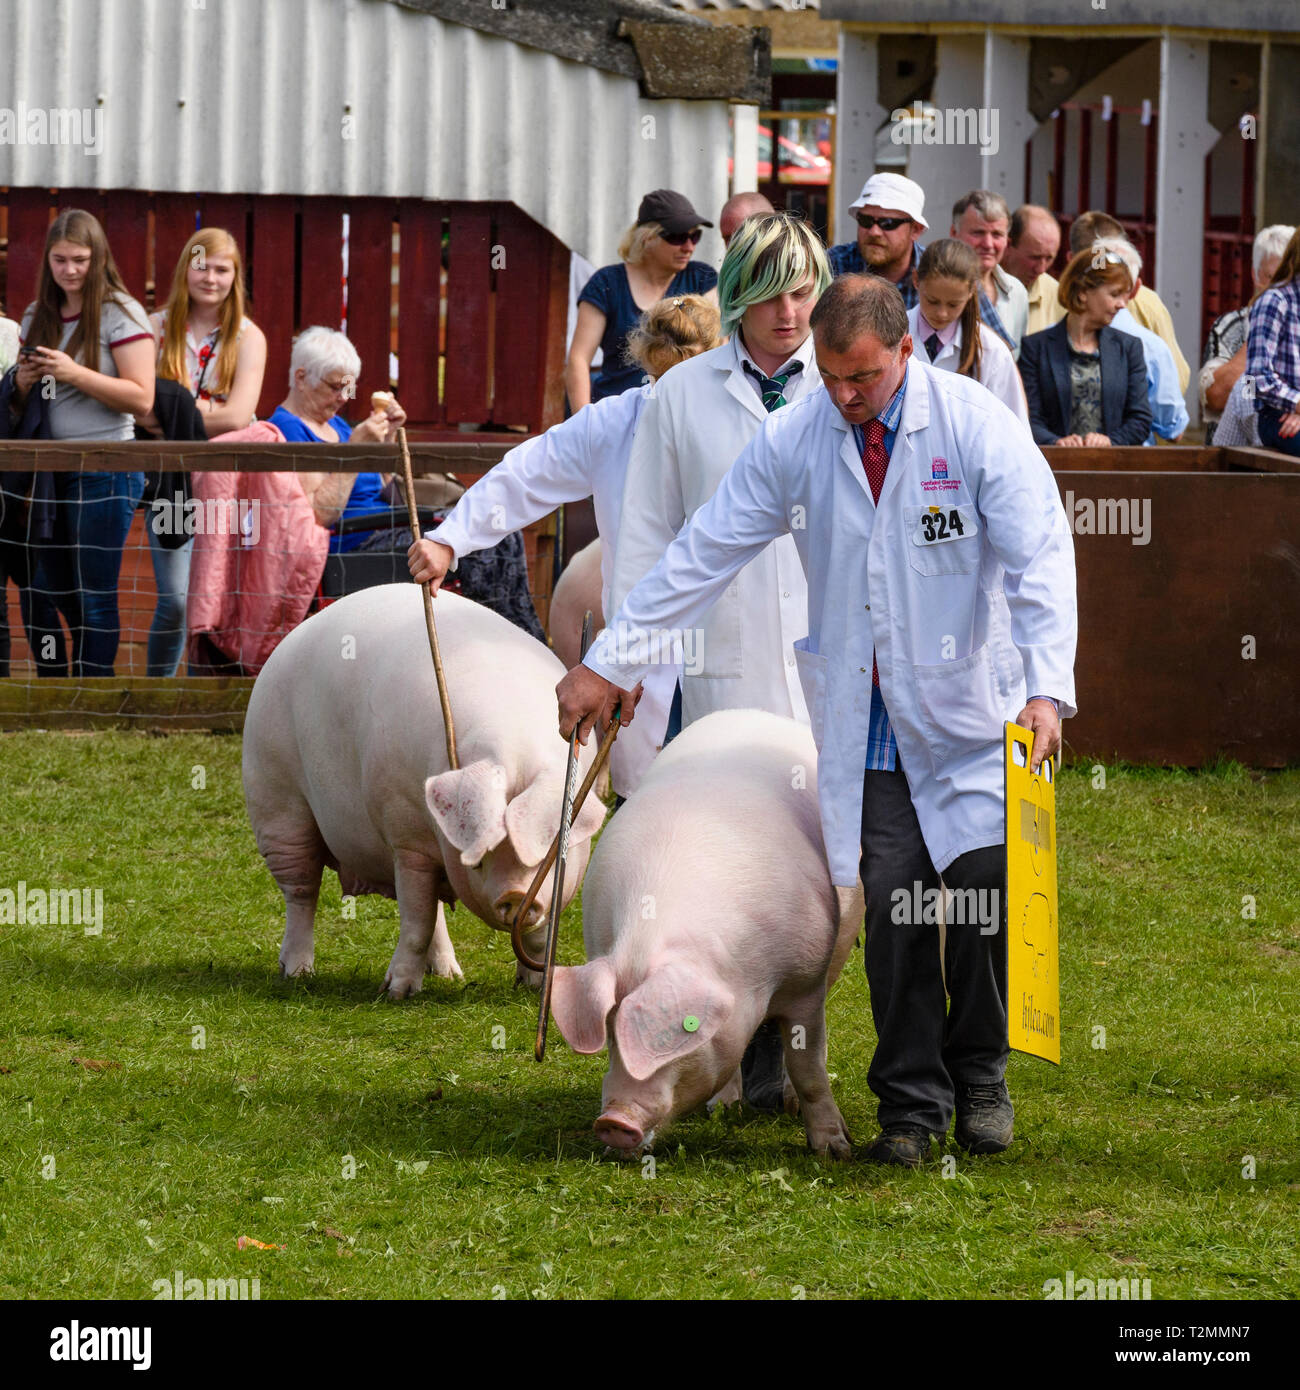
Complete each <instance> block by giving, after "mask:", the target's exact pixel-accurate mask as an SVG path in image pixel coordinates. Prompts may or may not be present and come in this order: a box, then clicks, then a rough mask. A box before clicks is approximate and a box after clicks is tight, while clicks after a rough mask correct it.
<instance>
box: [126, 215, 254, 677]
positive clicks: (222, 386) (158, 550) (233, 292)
mask: <svg viewBox="0 0 1300 1390" xmlns="http://www.w3.org/2000/svg"><path fill="white" fill-rule="evenodd" d="M150 323H151V324H152V326H153V329H154V333H155V336H156V337H157V340H158V376H159V378H160V379H161V380H165V381H175V382H178V383H179V384H180V385H181V386H183V387H184V388H185V389H186V390H187V391H188V392H189V393H190V394H191V395H192V396H193V397H194V406H195V409H196V410H197V411H198V413H199V416H200V418H201V420H202V422H203V429H204V432H205V433H206V434H207V437H208V438H209V439H215V438H216V437H217V436H218V435H221V434H225V433H227V432H228V431H230V430H237V429H243V428H244V427H245V426H246V425H248V424H249V423H250V422H251V421H252V419H253V416H254V412H255V410H256V409H257V401H258V397H259V396H260V395H261V393H262V376H263V373H264V371H265V369H266V335H265V334H264V333H263V332H262V330H261V329H260V328H259V327H258V326H257V325H256V324H255V323H254V322H253V321H252V319H250V318H249V317H248V314H247V298H246V293H245V290H244V265H243V260H242V259H241V257H240V254H239V245H238V243H237V242H236V241H235V239H234V237H233V236H231V234H230V233H229V232H228V231H226V230H225V229H224V228H221V227H204V228H203V229H202V230H201V231H197V232H195V233H194V235H193V236H192V237H190V239H189V240H188V241H187V242H186V243H185V248H184V250H182V252H181V254H180V259H179V260H178V261H177V262H176V269H175V271H174V272H173V274H172V284H171V291H170V293H169V294H168V296H167V303H166V304H165V305H164V306H163V307H162V309H160V310H159V311H158V312H157V313H155V314H153V315H152V316H151V317H150ZM140 423H141V425H142V426H143V427H144V428H145V429H147V430H149V431H150V432H159V433H163V431H162V430H161V429H160V426H159V422H158V421H157V419H156V418H154V419H145V420H142V421H141V422H140ZM146 529H147V530H148V532H149V555H150V559H151V560H152V561H153V574H154V584H155V587H156V588H157V590H158V603H157V606H156V607H155V609H154V615H153V622H152V623H151V624H150V627H149V646H148V666H147V668H146V669H147V671H148V674H149V675H151V676H174V675H175V674H176V671H177V669H178V668H179V666H180V660H181V655H182V653H183V652H184V650H185V600H186V593H187V591H188V588H189V578H190V559H191V557H192V555H193V552H194V538H193V536H190V537H188V538H187V539H186V540H185V542H184V543H183V544H181V545H171V546H167V545H164V544H163V541H162V537H161V536H160V535H159V534H158V532H157V531H156V530H155V528H154V527H153V526H149V527H147V528H146ZM173 539H174V538H173Z"/></svg>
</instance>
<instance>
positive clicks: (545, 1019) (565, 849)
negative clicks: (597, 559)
mask: <svg viewBox="0 0 1300 1390" xmlns="http://www.w3.org/2000/svg"><path fill="white" fill-rule="evenodd" d="M590 643H591V610H590V609H588V610H587V612H586V614H585V615H584V616H583V619H582V655H583V656H586V655H587V647H588V646H589V645H590ZM581 659H582V658H581V657H580V658H579V660H581ZM577 781H578V726H577V724H575V725H574V726H573V732H572V733H571V734H570V735H569V758H568V762H567V763H566V764H565V767H564V800H563V801H562V802H561V803H560V833H559V834H558V835H557V836H556V840H555V845H556V853H555V877H554V878H553V879H552V880H551V911H550V915H549V917H548V918H547V921H546V950H545V953H544V954H543V957H542V999H541V1007H540V1009H539V1011H538V1014H537V1038H536V1040H535V1042H534V1043H533V1057H534V1059H535V1060H536V1061H538V1062H540V1061H541V1060H542V1058H543V1057H545V1056H546V1029H547V1026H548V1024H549V1023H550V1021H551V984H552V983H553V981H554V980H555V952H556V949H557V947H558V946H559V944H560V913H561V912H562V911H563V909H564V870H565V867H566V865H567V863H568V859H569V830H570V829H571V828H572V825H573V793H574V789H575V787H576V786H577Z"/></svg>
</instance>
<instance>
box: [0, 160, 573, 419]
mask: <svg viewBox="0 0 1300 1390" xmlns="http://www.w3.org/2000/svg"><path fill="white" fill-rule="evenodd" d="M65 207H83V208H86V209H87V210H88V211H90V212H93V213H94V214H95V216H96V217H98V218H99V219H100V221H101V222H102V223H103V224H104V229H105V231H106V232H107V234H108V239H109V245H110V246H111V248H112V251H113V256H114V259H115V260H116V261H117V263H118V267H119V269H120V270H121V271H122V274H123V278H124V279H125V280H126V283H127V286H128V288H129V289H130V290H131V292H132V294H134V295H135V297H136V298H137V299H139V300H140V302H141V303H142V304H143V305H144V306H145V307H146V308H147V309H151V310H152V309H154V308H156V307H158V305H160V304H161V303H162V302H163V301H165V299H166V297H167V293H168V290H169V288H170V285H171V279H172V274H173V272H174V269H175V266H176V262H177V260H178V258H179V256H180V253H181V250H182V248H183V247H184V245H185V242H186V240H187V239H188V238H189V236H190V235H191V233H193V232H194V231H195V230H196V228H198V227H200V226H218V227H225V228H226V229H227V230H228V231H230V232H231V233H232V234H233V235H234V237H235V240H236V241H237V242H238V243H239V246H240V248H241V250H242V252H243V255H244V263H245V275H246V279H247V283H248V289H249V295H250V297H249V306H250V313H251V315H252V317H253V318H254V319H255V320H256V321H257V323H258V324H259V325H260V326H261V328H262V329H263V331H264V332H265V333H266V336H267V347H268V355H267V366H266V377H265V381H264V384H263V390H262V398H261V400H260V401H259V403H258V414H259V415H262V416H265V415H268V414H270V412H271V411H272V410H274V408H275V407H276V406H277V405H278V404H279V402H280V401H281V400H283V398H284V396H285V393H286V391H287V388H288V377H289V354H290V348H291V344H292V340H293V335H294V334H295V333H296V332H298V331H299V330H300V329H302V328H306V327H308V326H310V325H311V324H324V325H326V326H327V327H331V328H339V327H342V326H343V324H344V322H345V303H346V325H347V333H348V337H349V338H350V339H351V340H352V343H353V345H354V346H355V347H356V349H357V351H358V353H359V354H360V356H361V380H360V381H359V382H358V385H357V395H358V403H357V404H356V405H355V406H353V407H352V409H351V410H350V412H348V413H349V415H350V416H351V417H352V418H353V419H354V420H356V419H360V418H361V416H362V415H363V414H364V404H365V403H366V402H368V400H369V396H370V393H371V392H372V391H377V390H383V389H387V388H388V387H389V386H390V385H391V384H392V383H391V382H390V380H389V361H388V354H389V352H390V351H392V352H393V353H395V354H396V355H397V357H398V359H399V363H400V367H399V372H398V380H397V383H396V384H397V387H398V396H399V399H400V400H401V402H402V404H403V405H404V407H405V408H406V411H407V415H408V417H409V419H410V422H411V426H412V430H413V433H416V434H417V435H418V436H420V437H436V435H437V433H439V432H441V431H447V432H452V433H454V432H458V429H459V427H461V426H470V427H473V428H477V429H481V428H487V429H493V430H502V429H508V428H515V427H520V426H522V427H524V428H526V429H528V430H529V431H538V430H542V429H545V428H546V427H548V426H549V425H552V424H554V423H555V422H556V421H557V420H559V419H560V418H561V416H562V413H563V389H564V387H563V366H564V350H565V341H564V337H565V331H566V323H567V307H568V251H567V250H566V248H565V247H564V246H562V245H561V244H560V242H559V241H557V240H556V239H555V237H553V236H552V235H551V234H550V233H549V232H548V231H547V230H546V229H545V228H544V227H542V226H540V225H539V224H538V223H536V222H534V221H533V220H532V219H531V218H530V217H528V216H526V215H525V214H524V213H523V212H521V211H520V210H519V209H518V208H516V207H515V206H514V205H513V204H510V203H442V202H426V201H422V200H419V199H386V198H354V199H346V198H333V197H329V198H300V197H290V196H265V197H263V196H248V195H243V194H213V193H203V194H199V193H141V192H135V191H132V190H108V191H102V190H94V189H55V190H50V189H33V188H11V189H9V190H7V191H5V190H0V224H2V225H0V304H3V306H4V308H5V312H6V313H8V314H9V315H10V316H11V317H14V318H18V317H20V316H21V315H22V312H23V310H24V308H25V307H26V306H27V304H28V303H30V301H31V299H32V297H33V295H34V294H35V290H36V280H37V273H38V271H39V267H40V257H41V251H42V248H43V246H44V241H45V231H46V228H47V227H48V226H49V223H50V220H51V219H52V218H53V217H54V215H55V213H56V212H57V211H58V210H59V209H60V208H65ZM345 215H346V216H347V225H348V230H347V262H348V267H347V276H346V279H345V277H344V268H343V267H344V261H343V257H344V217H345Z"/></svg>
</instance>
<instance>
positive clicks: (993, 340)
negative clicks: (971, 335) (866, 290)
mask: <svg viewBox="0 0 1300 1390" xmlns="http://www.w3.org/2000/svg"><path fill="white" fill-rule="evenodd" d="M979 329H980V375H979V380H980V385H981V386H983V387H986V388H987V389H988V390H990V391H992V392H993V394H994V395H995V396H996V397H997V398H998V400H1000V401H1001V402H1002V404H1003V405H1004V406H1006V408H1007V409H1008V410H1009V411H1010V412H1011V413H1012V414H1013V415H1014V416H1015V417H1016V419H1017V420H1019V421H1020V422H1021V423H1022V424H1023V425H1024V427H1025V428H1026V429H1027V430H1029V432H1030V438H1031V439H1032V438H1033V430H1032V428H1031V426H1030V424H1029V403H1028V402H1027V401H1026V400H1025V388H1024V386H1023V384H1022V383H1021V380H1020V368H1019V367H1017V366H1016V359H1015V358H1014V357H1012V355H1011V349H1010V348H1009V347H1008V346H1007V345H1006V344H1005V343H1004V342H1003V341H1002V339H1001V338H999V337H998V335H997V334H996V333H995V332H994V331H993V330H992V329H991V328H989V327H988V326H987V325H986V324H983V323H981V324H980V326H979ZM907 331H908V332H909V333H910V334H911V335H912V351H913V352H915V353H918V354H919V355H920V357H921V360H922V361H929V354H928V353H927V352H926V350H925V342H924V340H923V335H922V333H921V306H920V305H919V304H918V305H915V306H914V307H913V308H911V309H909V310H908V311H907ZM962 341H963V340H962V327H961V321H960V320H958V322H957V331H956V333H954V334H953V338H952V341H951V342H950V343H948V344H946V345H945V346H942V347H940V349H939V355H938V356H937V357H936V358H935V359H934V361H933V362H931V363H930V365H931V366H932V367H938V368H939V370H940V371H943V372H955V371H956V370H957V369H958V367H960V366H961V349H962Z"/></svg>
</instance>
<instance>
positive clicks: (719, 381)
mask: <svg viewBox="0 0 1300 1390" xmlns="http://www.w3.org/2000/svg"><path fill="white" fill-rule="evenodd" d="M799 353H800V355H801V356H806V358H807V366H806V367H805V368H804V370H803V371H802V372H800V373H799V375H798V376H796V377H794V378H792V379H791V381H790V383H789V386H788V388H787V401H788V402H789V404H787V405H786V406H784V407H782V409H789V408H790V406H791V405H793V403H794V402H795V401H798V400H802V399H804V398H805V397H806V396H808V395H810V394H815V393H818V392H822V391H823V387H822V383H821V377H820V376H819V375H818V373H817V367H816V360H815V358H814V357H813V353H812V341H811V339H809V340H808V341H807V342H806V343H805V344H804V346H803V347H802V348H800V349H799ZM741 362H742V358H741V349H740V335H739V334H737V335H735V336H734V337H733V338H732V339H731V340H730V341H729V342H726V343H723V344H722V346H721V347H716V348H713V349H711V350H710V351H709V352H705V353H701V354H700V355H699V356H698V357H695V358H692V359H691V360H690V361H687V362H683V363H681V364H680V365H679V366H676V367H674V368H673V369H672V371H671V372H668V373H667V374H665V376H664V377H663V378H662V379H661V380H660V381H658V382H656V383H655V387H654V395H653V398H652V399H651V401H650V403H649V404H648V405H647V406H646V409H645V414H644V415H643V416H642V419H641V424H640V426H639V427H638V429H637V433H636V440H635V442H634V444H633V446H632V460H631V462H630V463H629V465H628V471H627V484H626V488H625V492H624V501H623V516H622V520H621V522H620V525H619V533H618V546H617V548H616V550H615V555H614V584H613V591H612V604H611V612H612V611H613V610H614V609H616V608H617V607H618V606H619V605H620V604H621V603H622V601H623V599H624V597H626V595H627V594H628V593H629V592H630V590H631V589H632V588H633V587H634V586H635V585H636V584H637V582H638V581H639V580H641V579H642V578H643V577H644V576H645V575H646V574H648V573H649V572H650V570H652V569H653V568H654V566H655V565H656V564H657V563H658V560H659V557H660V556H661V555H662V554H663V553H664V551H665V550H666V549H667V548H668V546H669V544H670V543H671V541H672V539H673V537H674V536H676V534H677V533H678V531H680V530H681V528H682V526H683V525H684V524H685V523H686V521H687V520H688V519H689V518H690V517H692V516H693V515H694V514H695V512H696V511H697V510H698V509H699V508H700V507H702V506H703V505H704V503H706V502H707V501H708V500H709V498H710V497H712V496H713V493H714V490H715V489H716V488H717V486H718V483H719V482H720V481H721V480H722V477H723V475H724V474H725V473H726V472H727V470H728V469H729V468H730V467H731V465H732V463H733V462H734V460H735V458H736V455H737V454H739V453H740V451H741V450H742V449H744V448H745V446H746V445H747V444H748V443H749V442H750V440H751V439H753V437H754V435H755V434H756V433H757V432H758V430H759V427H760V426H761V425H762V424H763V422H764V421H765V420H766V419H767V418H768V415H767V411H766V410H765V409H764V408H763V402H762V400H761V399H760V398H759V394H758V392H757V391H756V390H755V389H754V385H753V382H752V381H751V380H750V379H749V378H748V377H747V376H746V375H745V372H744V370H743V368H742V366H741ZM775 413H776V414H780V413H781V411H779V410H778V411H776V412H775ZM776 534H777V533H775V532H774V533H773V535H774V536H775V535H776ZM695 618H696V623H697V626H696V628H695V630H694V631H693V632H692V633H688V634H687V646H686V650H685V656H686V663H685V667H684V672H685V673H684V675H683V677H682V722H683V724H690V723H693V722H694V721H695V720H697V719H701V718H703V716H704V715H706V714H711V713H712V712H713V711H715V710H721V709H764V710H768V711H770V712H771V713H773V714H780V715H785V716H787V717H793V718H795V719H797V720H799V721H800V722H801V723H803V724H806V723H808V709H807V706H806V704H805V702H804V696H803V690H802V687H801V685H800V682H799V673H798V668H797V666H796V663H795V655H794V643H795V642H796V640H797V639H798V638H800V637H802V636H803V635H804V633H805V632H806V631H807V629H808V587H807V581H806V580H805V578H804V572H803V569H802V567H801V565H800V563H799V552H798V550H797V549H796V547H795V543H794V541H792V540H791V539H790V538H789V537H788V536H780V537H779V538H778V539H776V540H775V541H774V542H773V543H772V544H771V545H769V546H766V547H763V548H762V549H761V550H760V551H758V552H756V553H755V555H754V556H753V557H752V558H751V559H750V562H749V564H747V565H746V566H745V567H744V569H743V570H741V572H740V573H739V574H738V575H737V576H736V577H735V579H734V580H733V582H732V583H731V584H729V585H727V586H726V590H725V592H723V593H720V594H718V595H717V601H716V602H715V603H713V604H712V606H711V607H710V608H709V609H708V610H707V611H704V610H701V611H700V612H699V613H698V614H696V615H695ZM692 641H694V642H696V643H697V644H698V645H697V646H696V647H695V649H694V650H692V648H691V645H690V643H691V642H692Z"/></svg>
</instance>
